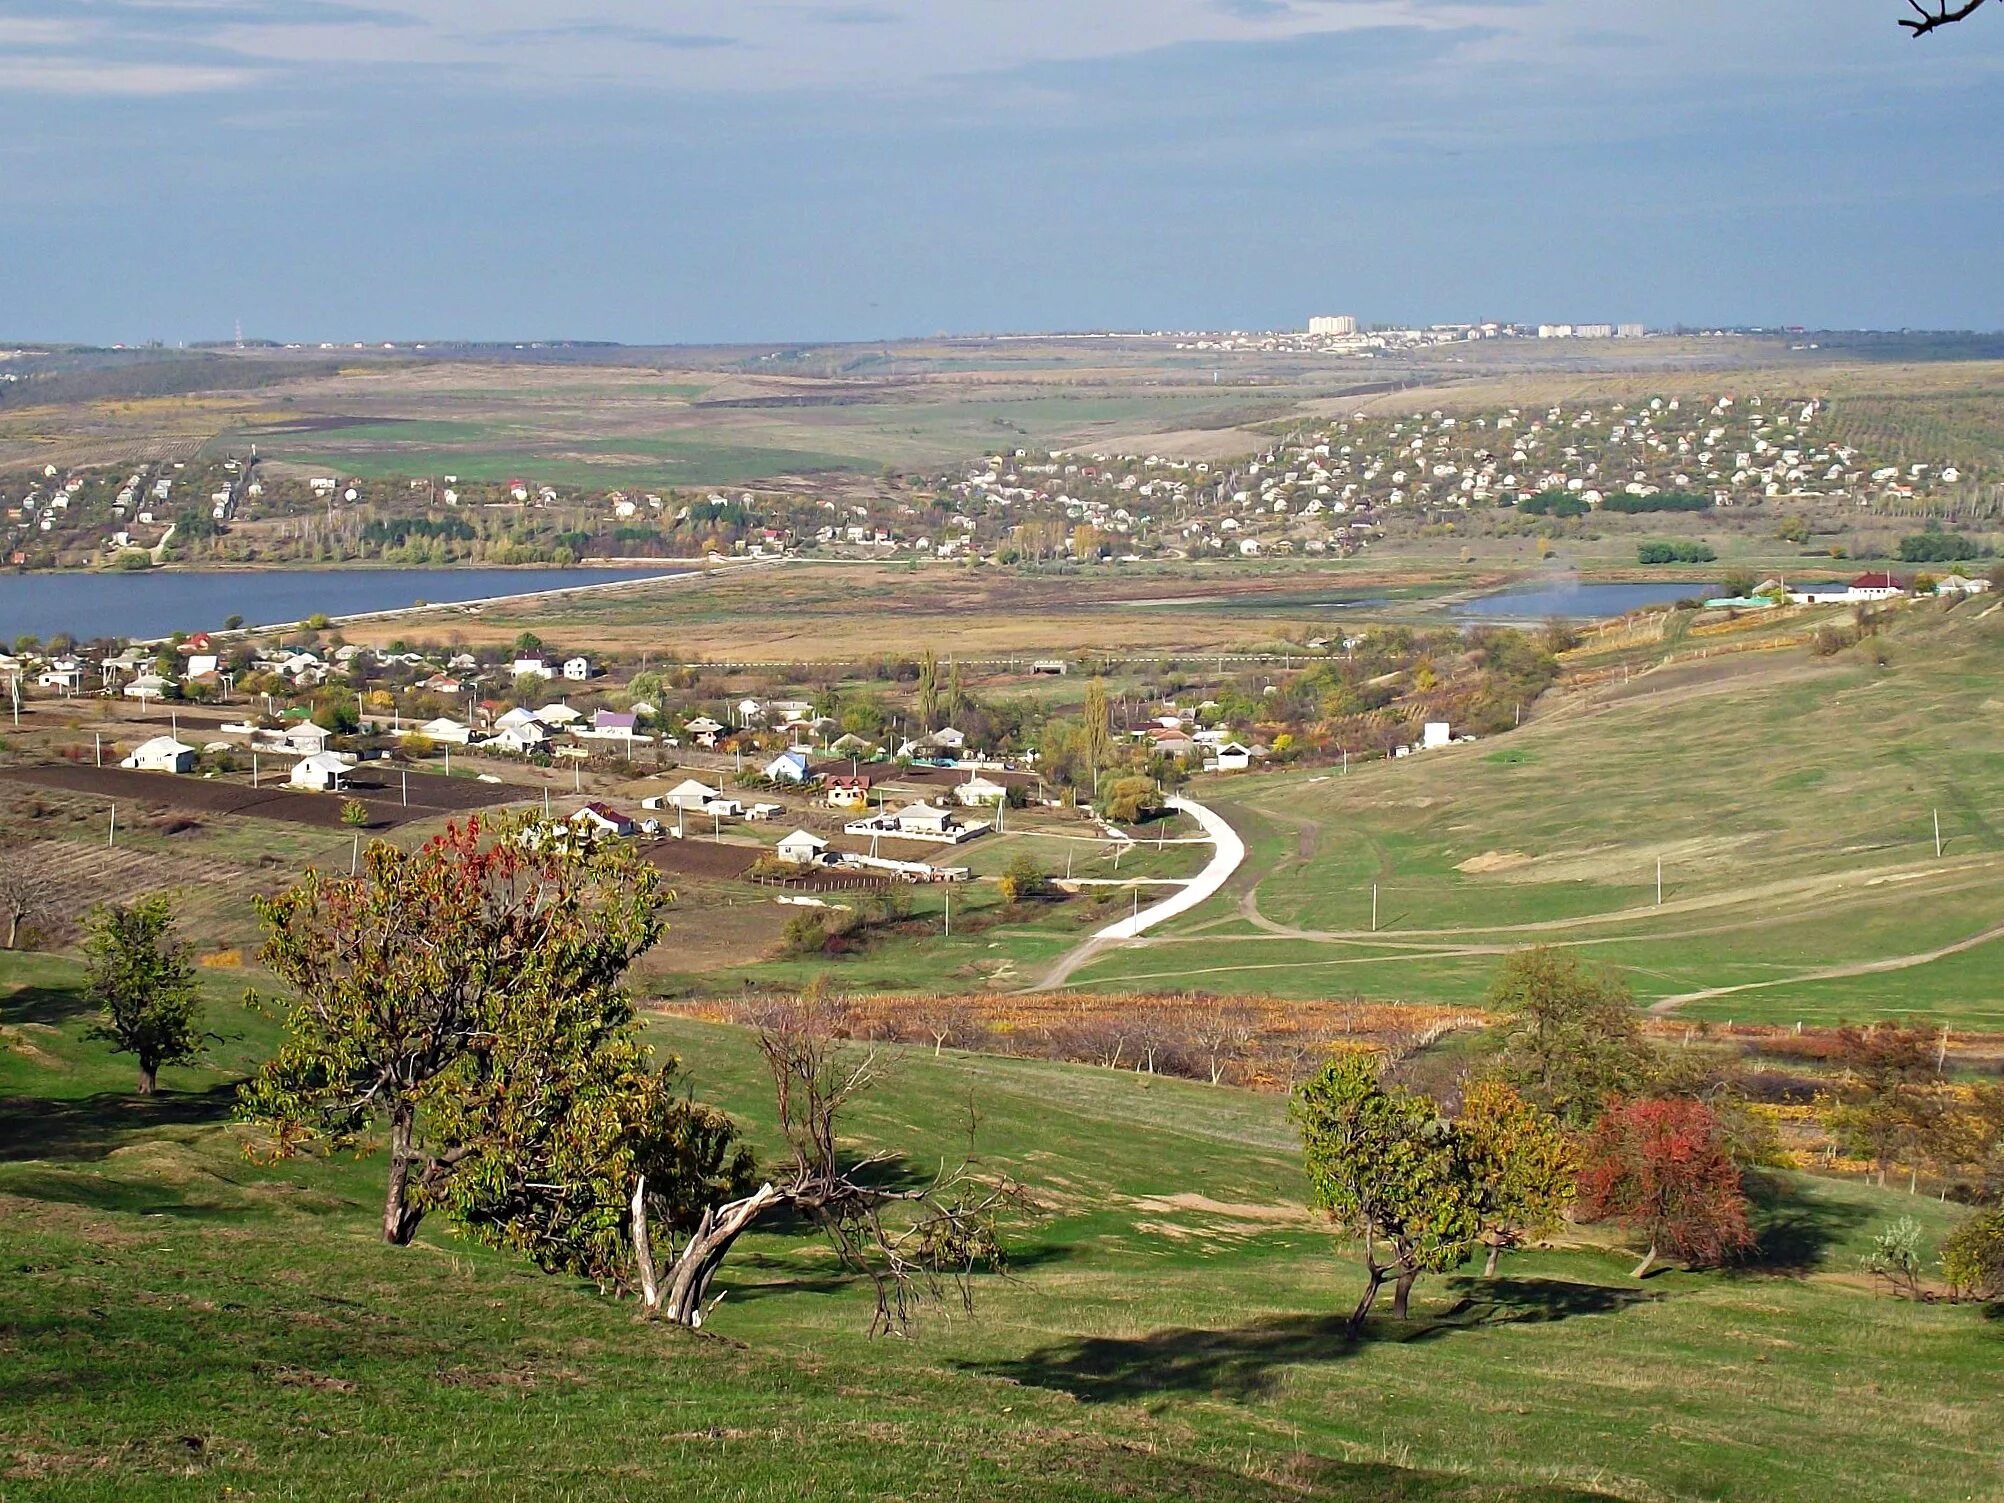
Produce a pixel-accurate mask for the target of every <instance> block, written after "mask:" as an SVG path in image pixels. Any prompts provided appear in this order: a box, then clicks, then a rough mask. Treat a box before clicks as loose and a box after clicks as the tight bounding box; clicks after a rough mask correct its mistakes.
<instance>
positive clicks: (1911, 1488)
mask: <svg viewBox="0 0 2004 1503" xmlns="http://www.w3.org/2000/svg"><path fill="white" fill-rule="evenodd" d="M75 980H76V973H75V970H74V968H73V967H71V966H69V965H68V964H67V963H65V962H61V961H50V960H24V959H22V958H20V957H5V958H4V959H0V1020H4V1024H5V1028H6V1031H5V1033H4V1035H0V1260H4V1265H5V1266H6V1267H7V1269H8V1271H9V1297H8V1299H7V1301H6V1302H5V1303H4V1305H0V1364H4V1369H5V1371H6V1372H7V1375H8V1379H7V1381H6V1382H5V1383H0V1492H4V1494H5V1496H6V1497H8V1498H9V1499H10V1500H11V1499H14V1498H22V1499H27V1498H44V1497H49V1498H54V1497H62V1498H75V1499H91V1498H120V1499H124V1498H130V1497H134V1496H145V1497H149V1498H151V1497H159V1498H181V1497H187V1498H197V1497H199V1498H214V1497H218V1496H230V1497H292V1498H319V1497H327V1498H333V1497H357V1496H385V1495H391V1494H394V1495H396V1496H399V1497H407V1498H418V1499H435V1498H436V1499H456V1498H466V1499H473V1498H483V1499H484V1498H492V1497H503V1496H507V1497H532V1496H534V1497H554V1498H563V1499H593V1498H625V1497H633V1496H639V1495H665V1496H677V1497H703V1498H716V1499H767V1498H771V1499H780V1498H787V1499H794V1498H813V1499H822V1498H827V1499H863V1498H904V1499H913V1500H917V1499H961V1498H983V1499H1023V1500H1030V1499H1038V1500H1044V1499H1056V1500H1071V1499H1078V1500H1084V1499H1103V1498H1104V1499H1111V1498H1135V1497H1147V1498H1158V1497H1159V1498H1181V1499H1193V1500H1210V1499H1219V1500H1223V1499H1231V1500H1235V1503H1237V1500H1268V1499H1275V1500H1277V1499H1283V1498H1302V1497H1317V1498H1336V1499H1350V1498H1355V1499H1366V1498H1368V1499H1372V1500H1382V1499H1398V1500H1407V1503H1411V1500H1422V1499H1482V1500H1503V1499H1573V1498H1584V1497H1590V1496H1592V1497H1620V1498H1631V1499H1639V1500H1640V1499H1646V1500H1658V1499H1682V1498H1691V1499H1699V1498H1705V1499H1712V1498H1745V1499H1755V1498H1759V1499H1803V1500H1816V1503H1821V1500H1823V1499H1826V1498H1828V1497H1830V1496H1833V1495H1835V1496H1843V1495H1851V1496H1869V1497H1873V1498H1885V1499H1915V1500H1920V1499H1936V1498H1940V1497H1944V1496H1955V1497H1972V1498H1997V1497H2004V1466H2000V1462H1999V1458H1998V1455H1997V1452H1996V1450H1995V1447H1994V1445H1993V1444H1992V1440H1993V1438H1994V1436H1995V1434H1996V1429H1997V1425H1998V1422H1999V1420H2000V1419H2004V1401H2001V1400H2000V1397H1999V1394H1998V1391H1997V1389H1996V1387H1995V1385H1994V1383H1993V1382H1992V1381H1991V1378H1992V1375H1993V1374H1994V1371H1995V1365H1996V1361H1997V1355H1998V1351H1999V1347H1998V1342H1999V1334H1998V1328H1997V1326H1996V1324H1995V1322H1989V1321H1985V1320H1984V1319H1983V1318H1982V1316H1981V1314H1980V1313H1978V1312H1975V1311H1972V1310H1969V1309H1965V1308H1955V1307H1943V1306H1915V1305H1910V1304H1904V1303H1900V1302H1896V1301H1893V1300H1891V1299H1888V1298H1884V1297H1882V1296H1877V1295H1874V1294H1872V1293H1870V1292H1869V1291H1868V1290H1867V1289H1866V1288H1865V1287H1864V1286H1863V1284H1862V1282H1861V1280H1860V1279H1859V1278H1858V1277H1857V1276H1856V1275H1855V1273H1854V1272H1853V1270H1854V1269H1855V1266H1856V1259H1857V1255H1858V1251H1859V1249H1860V1248H1861V1247H1862V1246H1863V1245H1864V1242H1865V1240H1866V1239H1867V1238H1868V1237H1869V1235H1870V1234H1871V1232H1872V1231H1873V1230H1874V1229H1875V1228H1876V1227H1877V1226H1879V1225H1880V1224H1882V1223H1883V1222H1884V1221H1886V1220H1887V1219H1888V1218H1890V1217H1892V1216H1894V1215H1897V1214H1913V1215H1915V1216H1916V1217H1917V1218H1918V1219H1920V1220H1921V1221H1922V1222H1923V1224H1924V1225H1925V1227H1926V1228H1927V1232H1928V1236H1929V1237H1930V1238H1931V1239H1933V1238H1938V1237H1939V1235H1940V1234H1941V1233H1942V1231H1943V1230H1944V1229H1945V1227H1946V1226H1947V1224H1948V1222H1949V1219H1950V1217H1951V1216H1952V1214H1953V1213H1952V1212H1950V1211H1949V1210H1947V1209H1946V1208H1943V1207H1941V1206H1938V1205H1935V1204H1932V1203H1930V1202H1928V1201H1926V1200H1925V1199H1915V1198H1912V1197H1908V1196H1905V1195H1902V1194H1899V1193H1896V1192H1883V1191H1877V1190H1871V1189H1866V1188H1862V1187H1858V1186H1852V1185H1845V1184H1839V1183H1835V1182H1828V1181H1811V1180H1806V1179H1801V1178H1795V1177H1786V1178H1783V1179H1782V1180H1780V1181H1778V1182H1777V1183H1776V1185H1775V1186H1774V1187H1773V1188H1772V1189H1771V1191H1769V1192H1767V1193H1766V1195H1765V1196H1764V1206H1763V1212H1762V1225H1763V1232H1764V1255H1763V1256H1764V1259H1765V1262H1766V1267H1764V1268H1763V1269H1761V1270H1758V1271H1756V1270H1746V1271H1742V1272H1740V1273H1737V1274H1732V1275H1705V1276H1698V1275H1690V1274H1684V1273H1668V1274H1664V1275H1661V1276H1658V1277H1656V1278H1653V1279H1651V1280H1649V1281H1648V1282H1647V1283H1646V1284H1636V1283H1635V1282H1634V1281H1632V1280H1630V1279H1628V1278H1627V1277H1626V1275H1625V1272H1624V1270H1625V1268H1626V1266H1627V1264H1628V1263H1629V1262H1630V1261H1632V1257H1631V1255H1629V1254H1627V1253H1626V1252H1625V1251H1623V1250H1621V1249H1618V1248H1614V1247H1608V1246H1603V1245H1601V1244H1600V1243H1598V1242H1597V1241H1595V1240H1593V1239H1591V1238H1586V1239H1573V1238H1569V1239H1567V1242H1566V1244H1565V1245H1564V1246H1560V1247H1555V1248H1551V1249H1547V1250H1543V1251H1535V1252H1528V1253H1525V1254H1523V1255H1520V1256H1517V1257H1514V1258H1512V1259H1510V1260H1509V1261H1507V1262H1506V1264H1505V1266H1504V1271H1503V1277H1502V1278H1500V1279H1499V1280H1497V1281H1495V1282H1494V1283H1484V1282H1483V1281H1481V1280H1479V1279H1463V1278H1452V1279H1437V1280H1432V1281H1428V1282H1426V1283H1423V1284H1422V1285H1421V1286H1420V1291H1419V1298H1418V1300H1417V1302H1416V1311H1415V1313H1416V1319H1415V1320H1414V1321H1412V1322H1411V1323H1410V1324H1409V1325H1403V1326H1402V1325H1399V1324H1397V1323H1395V1322H1391V1321H1389V1320H1384V1321H1377V1322H1374V1324H1373V1326H1372V1328H1371V1329H1370V1331H1369V1332H1368V1333H1367V1337H1366V1339H1365V1340H1363V1341H1362V1342H1360V1343H1356V1344H1351V1343H1347V1342H1345V1341H1344V1340H1343V1338H1342V1337H1341V1335H1340V1319H1339V1314H1340V1312H1341V1311H1342V1310H1343V1309H1345V1308H1346V1307H1347V1304H1348V1302H1349V1301H1350V1300H1351V1299H1352V1298H1353V1297H1354V1294H1355V1290H1356V1286H1357V1280H1356V1276H1355V1274H1354V1272H1353V1269H1352V1258H1351V1255H1350V1253H1349V1251H1348V1250H1347V1249H1345V1248H1343V1247H1341V1246H1340V1245H1338V1244H1337V1243H1336V1242H1335V1240H1334V1239H1332V1237H1331V1236H1330V1235H1329V1234H1328V1233H1327V1232H1326V1231H1325V1230H1324V1229H1322V1228H1321V1227H1320V1226H1319V1225H1318V1224H1317V1223H1316V1222H1315V1220H1314V1219H1313V1218H1312V1217H1311V1216H1309V1215H1308V1214H1307V1213H1306V1211H1305V1210H1304V1208H1303V1205H1302V1197H1303V1185H1302V1181H1301V1175H1300V1169H1299V1163H1298V1159H1297V1156H1296V1152H1295V1149H1294V1146H1293V1143H1292V1140H1291V1137H1290V1134H1289V1131H1288V1128H1287V1126H1286V1124H1285V1122H1284V1120H1283V1117H1282V1111H1281V1103H1280V1102H1279V1101H1278V1100H1277V1099H1275V1098H1271V1097H1261V1096H1254V1095H1250V1094H1245V1093H1240V1092H1235V1091H1232V1090H1229V1089H1213V1088H1207V1087H1202V1086H1196V1085H1190V1084H1186V1083H1181V1082H1174V1081H1168V1080H1162V1079H1148V1078H1142V1077H1137V1076H1134V1075H1132V1074H1127V1073H1115V1072H1111V1071H1098V1070H1091V1069H1084V1068H1077V1067H1064V1066H1055V1065H1046V1064H1039V1063H1031V1062H1023V1061H1005V1060H996V1059H990V1058H981V1057H971V1056H959V1055H954V1054H951V1053H949V1054H948V1055H946V1056H944V1057H942V1058H939V1059H934V1058H932V1057H930V1054H929V1052H926V1051H916V1052H906V1053H897V1054H895V1055H894V1057H893V1059H892V1061H891V1064H892V1068H891V1073H890V1076H889V1079H888V1083H887V1085H886V1086H885V1087H884V1088H883V1089H882V1090H881V1091H880V1093H879V1094H878V1095H877V1096H876V1097H874V1098H873V1099H871V1100H870V1101H868V1102H866V1103H864V1104H863V1105H862V1106H861V1107H860V1108H859V1109H858V1110H857V1111H856V1112H855V1114H854V1116H853V1118H852V1120H851V1122H850V1124H849V1125H850V1133H851V1137H852V1139H853V1146H854V1147H856V1148H857V1149H858V1150H864V1149H870V1148H878V1147H881V1148H884V1149H886V1150H889V1151H891V1152H893V1153H910V1154H913V1155H914V1157H915V1158H916V1159H917V1160H918V1161H919V1162H925V1161H929V1158H930V1156H931V1154H932V1153H933V1152H935V1151H937V1152H955V1153H957V1152H958V1151H959V1149H958V1146H957V1145H958V1144H960V1143H961V1142H962V1141H964V1128H965V1124H966V1122H967V1120H968V1114H969V1108H970V1105H971V1106H972V1108H973V1111H974V1114H975V1117H976V1120H977V1122H978V1139H977V1148H978V1151H979V1153H980V1154H981V1156H982V1158H983V1160H984V1161H985V1162H987V1163H990V1164H992V1165H994V1166H996V1167H1006V1168H1007V1169H1009V1170H1011V1171H1012V1172H1014V1173H1016V1174H1018V1175H1020V1176H1022V1177H1023V1178H1024V1179H1025V1180H1026V1181H1027V1182H1028V1183H1029V1184H1030V1185H1031V1186H1032V1187H1033V1189H1034V1191H1035V1193H1036V1194H1037V1196H1038V1198H1039V1200H1040V1202H1041V1204H1042V1206H1043V1208H1044V1212H1043V1215H1042V1216H1041V1217H1040V1218H1039V1219H1038V1220H1037V1221H1036V1222H1035V1223H1034V1224H1031V1225H1028V1226H1025V1227H1022V1228H1019V1229H1018V1230H1017V1232H1016V1233H1015V1234H1014V1236H1013V1238H1012V1243H1013V1248H1014V1253H1015V1272H1014V1275H1013V1277H1011V1278H1010V1279H1009V1280H1007V1281H1002V1280H996V1279H992V1278H990V1279H986V1280H984V1281H983V1284H982V1287H981V1289H980V1291H979V1294H978V1300H977V1306H976V1310H975V1312H974V1314H973V1315H972V1317H971V1318H963V1317H960V1316H959V1315H957V1314H956V1315H955V1317H954V1318H952V1319H946V1318H944V1317H940V1318H935V1319H933V1320H931V1321H928V1322H927V1323H925V1324H924V1325H923V1326H922V1327H921V1328H920V1330H919V1331H918V1333H917V1334H916V1336H915V1337H914V1338H913V1339H910V1340H893V1341H872V1340H870V1339H868V1338H867V1337H866V1336H865V1335H864V1334H863V1332H864V1328H865V1325H866V1323H867V1318H868V1310H869V1296H868V1293H867V1291H866V1290H865V1289H864V1288H861V1287H859V1286H858V1285H857V1283H856V1281H855V1280H853V1279H851V1278H848V1277H845V1276H843V1275H842V1274H841V1272H840V1271H839V1270H838V1269H837V1268H836V1267H835V1266H834V1265H833V1263H832V1261H831V1259H830V1257H829V1255H828V1253H827V1251H826V1249H825V1248H824V1247H823V1246H822V1245H821V1244H820V1243H818V1242H817V1241H815V1240H814V1239H813V1238H812V1237H811V1236H808V1235H806V1234H805V1233H803V1232H801V1231H799V1230H796V1229H788V1228H780V1229H777V1230H775V1231H774V1232H772V1233H770V1234H766V1235H761V1236H759V1237H757V1238H756V1239H754V1241H753V1243H752V1244H751V1246H750V1247H749V1248H748V1249H747V1251H746V1255H745V1256H743V1257H741V1258H739V1259H737V1260H735V1261H734V1263H733V1264H732V1265H731V1266H730V1267H729V1268H728V1269H727V1272H726V1276H725V1280H724V1288H725V1291H726V1298H725V1300H724V1302H723V1304H722V1305H721V1306H720V1307H719V1309H718V1311H717V1312H716V1315H715V1317H714V1319H713V1321H712V1323H711V1325H710V1327H709V1329H708V1331H707V1332H706V1333H705V1334H704V1335H703V1336H701V1337H690V1336H686V1335H683V1334H680V1333H677V1332H672V1331H668V1330H664V1329H661V1328H659V1327H650V1326H641V1325H636V1324H635V1323H633V1321H632V1320H631V1318H630V1307H629V1306H622V1305H620V1304H616V1303H614V1302H611V1301H609V1300H606V1299H604V1298H602V1297H600V1296H599V1295H598V1294H596V1293H595V1292H594V1291H591V1290H589V1289H585V1288H581V1287H578V1286H577V1285H575V1284H573V1283H572V1282H570V1281H567V1280H562V1279H549V1278H542V1277H539V1276H537V1275H535V1274H534V1273H532V1272H531V1271H529V1270H528V1269H526V1268H525V1267H524V1266H522V1265H520V1264H518V1263H516V1262H514V1261H513V1260H511V1259H507V1258H504V1257H500V1256H497V1255H494V1254H490V1253H487V1252H484V1251H481V1250H479V1249H475V1248H471V1247H468V1246H466V1245H464V1244H462V1243H459V1242H457V1241H455V1240H454V1239H453V1238H451V1237H450V1236H449V1235H448V1234H446V1232H445V1231H444V1229H443V1228H442V1227H439V1226H432V1225H428V1226H427V1227H426V1228H425V1230H424V1232H423V1233H422V1235H421V1236H420V1239H419V1242H418V1244H417V1245H416V1246H414V1247H413V1248H410V1249H408V1250H401V1251H399V1250H392V1249H387V1248H384V1247H383V1246H381V1245H380V1244H379V1243H377V1242H376V1241H375V1240H374V1239H373V1235H372V1222H373V1219H374V1214H373V1203H374V1201H375V1199H376V1197H377V1195H378V1193H379V1186H380V1172H381V1163H380V1160H368V1159H365V1160H362V1161H359V1162H358V1161H353V1160H345V1159H344V1160H338V1161H333V1162H326V1163H309V1164H295V1165H287V1166H282V1167H278V1168H266V1167H259V1166H257V1165H255V1164H253V1163H251V1162H250V1161H248V1160H246V1159H245V1158H244V1156H243V1155H242V1153H241V1151H240V1147H239V1142H238V1138H237V1133H236V1130H235V1129H232V1128H230V1127H229V1126H227V1125H226V1124H225V1123H224V1120H223V1118H224V1115H225V1113H226V1110H227V1106H228V1090H227V1082H228V1080H229V1079H230V1078H231V1077H232V1076H233V1075H235V1074H237V1073H238V1072H240V1071H241V1070H242V1069H244V1068H246V1067H247V1066H248V1065H249V1064H250V1063H251V1062H252V1061H253V1060H254V1059H255V1058H257V1057H258V1055H259V1054H260V1052H261V1051H262V1050H263V1049H265V1048H266V1047H268V1045H269V1042H270V1037H271V1035H270V1025H269V1024H268V1023H267V1022H266V1021H265V1020H263V1019H261V1018H258V1017H255V1016H253V1015H248V1014H245V1013H244V1012H243V1011H242V1010H241V1008H239V1007H237V1006H235V1005H234V1004H232V1003H230V1002H229V1001H228V1000H226V992H227V990H228V988H227V987H224V986H220V985H219V986H218V987H217V989H216V992H215V995H214V998H213V1001H212V1006H211V1011H210V1018H209V1021H210V1024H211V1026H212V1027H213V1028H214V1030H215V1032H216V1033H217V1034H218V1035H219V1036H220V1037H221V1040H222V1041H221V1042H219V1043H218V1044H216V1045H215V1057H214V1058H213V1059H212V1060H211V1061H210V1062H209V1063H208V1064H207V1065H205V1066H204V1067H203V1068H202V1069H200V1070H186V1071H170V1072H168V1073H167V1075H166V1077H165V1078H164V1082H163V1083H164V1085H165V1086H166V1088H167V1089H166V1091H165V1092H164V1094H163V1095H161V1096H160V1097H158V1098H156V1099H155V1100H154V1101H152V1102H150V1103H140V1102H137V1101H135V1100H133V1099H132V1098H131V1097H129V1096H128V1095H126V1094H124V1093H125V1092H126V1090H127V1089H128V1088H129V1085H130V1071H129V1070H128V1069H127V1068H126V1066H125V1064H124V1063H123V1062H120V1061H115V1060H113V1059H111V1058H110V1057H109V1056H108V1055H106V1054H105V1052H104V1048H103V1046H102V1045H99V1044H92V1043H88V1042H84V1041H81V1040H80V1039H79V1038H78V1037H77V1034H78V1031H79V1023H80V1015H79V1008H80V999H79V998H78V997H77V995H76V993H75V991H74V989H73V988H74V985H75ZM658 1038H659V1041H660V1042H661V1043H662V1044H663V1045H664V1046H666V1047H670V1048H673V1049H674V1050H676V1051H678V1052H679V1053H680V1054H681V1055H682V1056H683V1058H684V1060H685V1063H686V1066H687V1068H688V1069H689V1071H690V1073H691V1076H692V1078H693V1080H694V1081H695V1083H696V1086H697V1089H698V1091H699V1092H700V1094H702V1095H703V1096H705V1097H706V1098H708V1099H712V1100H715V1101H718V1102H719V1103H721V1104H723V1105H726V1106H727V1107H729V1108H730V1109H731V1110H732V1111H733V1112H734V1113H736V1114H738V1115H739V1116H740V1118H741V1119H742V1120H744V1121H745V1122H746V1123H747V1124H748V1125H749V1126H750V1128H751V1130H752V1132H753V1135H754V1137H755V1139H756V1140H757V1141H758V1142H759V1144H760V1146H761V1147H762V1148H766V1147H769V1146H770V1144H771V1136H770V1127H769V1108H768V1106H767V1103H766V1095H765V1089H764V1088H763V1087H762V1086H761V1084H760V1081H759V1072H758V1067H757V1065H756V1061H755V1056H754V1053H753V1051H752V1049H751V1047H750V1044H749V1041H748V1040H747V1039H746V1038H745V1037H744V1036H743V1035H742V1034H740V1033H739V1032H737V1031H735V1030H732V1029H728V1028H723V1027H718V1026H711V1025H703V1024H697V1023H691V1022H680V1021H678V1022H674V1023H672V1024H669V1023H664V1024H662V1025H660V1026H659V1028H658ZM914 1167H916V1165H915V1166H914ZM1867 1396H1869V1398H1867Z"/></svg>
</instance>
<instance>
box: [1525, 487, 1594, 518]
mask: <svg viewBox="0 0 2004 1503" xmlns="http://www.w3.org/2000/svg"><path fill="white" fill-rule="evenodd" d="M1517 510H1519V511H1521V512H1523V513H1524V515H1526V516H1528V517H1583V516H1585V515H1586V514H1587V512H1588V511H1589V510H1591V508H1590V507H1589V506H1588V505H1587V504H1586V500H1585V498H1583V497H1581V496H1577V495H1575V494H1573V492H1571V491H1561V490H1550V491H1539V492H1538V493H1537V495H1535V496H1526V497H1525V498H1524V499H1523V500H1522V501H1519V502H1518V503H1517Z"/></svg>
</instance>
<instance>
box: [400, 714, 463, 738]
mask: <svg viewBox="0 0 2004 1503" xmlns="http://www.w3.org/2000/svg"><path fill="white" fill-rule="evenodd" d="M401 734H402V735H405V736H422V737H424V739H425V740H427V741H435V742H438V743H439V744H440V745H444V746H464V745H466V743H467V742H469V741H471V740H472V739H473V729H472V727H470V726H465V725H461V724H460V723H459V722H458V721H457V720H454V719H452V718H451V717H449V716H445V715H441V716H439V717H438V718H437V719H436V720H427V721H426V722H425V723H424V724H423V725H421V726H417V727H415V728H413V727H409V726H406V727H405V728H404V730H403V731H402V732H401Z"/></svg>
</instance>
